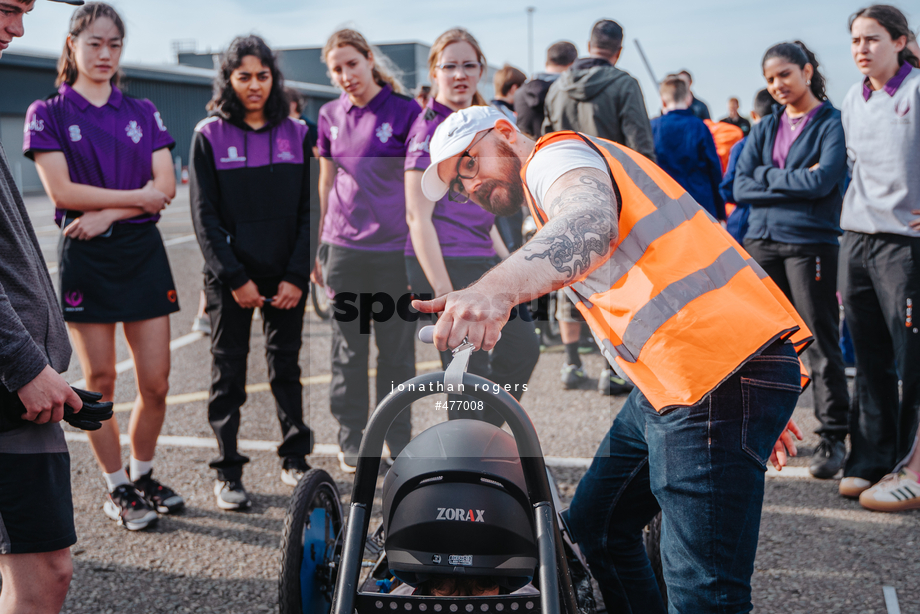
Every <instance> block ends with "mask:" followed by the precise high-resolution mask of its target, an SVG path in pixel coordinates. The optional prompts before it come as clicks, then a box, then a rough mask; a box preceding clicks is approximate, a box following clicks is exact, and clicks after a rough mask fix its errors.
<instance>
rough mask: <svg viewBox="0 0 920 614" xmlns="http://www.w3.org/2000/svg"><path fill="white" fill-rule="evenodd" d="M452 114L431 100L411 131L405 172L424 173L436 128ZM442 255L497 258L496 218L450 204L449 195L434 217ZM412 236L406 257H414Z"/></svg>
mask: <svg viewBox="0 0 920 614" xmlns="http://www.w3.org/2000/svg"><path fill="white" fill-rule="evenodd" d="M451 113H453V111H452V110H451V109H450V108H449V107H446V106H444V105H443V104H441V103H440V102H437V101H436V100H435V99H434V98H429V99H428V104H427V105H426V107H425V110H424V112H423V113H422V114H421V115H419V116H418V118H417V119H416V120H415V123H413V124H412V127H411V128H410V129H409V148H408V151H407V153H406V170H407V171H411V170H419V171H424V170H425V169H426V168H428V166H429V165H430V164H431V153H430V152H429V151H428V146H429V145H430V144H431V137H432V136H433V135H434V131H435V129H436V128H437V127H438V126H439V125H440V124H441V122H443V121H444V120H445V119H447V116H448V115H450V114H451ZM431 221H432V223H433V224H434V229H435V232H437V234H438V243H440V244H441V255H442V256H444V257H445V258H462V257H466V258H482V257H484V258H488V257H491V256H494V255H495V247H494V246H493V245H492V237H490V236H489V231H490V230H492V226H493V225H494V224H495V216H494V215H493V214H491V213H489V212H488V211H486V210H484V209H483V208H482V207H480V206H479V205H477V204H475V203H472V202H467V203H462V204H461V203H454V202H451V201H450V200H449V199H448V198H447V196H445V197H444V198H442V199H441V200H439V201H438V202H436V203H435V204H434V211H433V212H432V215H431ZM415 255H416V254H415V249H414V248H413V247H412V237H411V236H410V237H409V238H408V240H407V241H406V256H412V257H414V256H415Z"/></svg>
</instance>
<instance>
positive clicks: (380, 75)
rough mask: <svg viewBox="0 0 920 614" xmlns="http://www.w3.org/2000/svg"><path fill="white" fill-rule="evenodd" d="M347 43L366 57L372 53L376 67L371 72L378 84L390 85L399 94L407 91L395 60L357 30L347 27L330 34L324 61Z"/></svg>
mask: <svg viewBox="0 0 920 614" xmlns="http://www.w3.org/2000/svg"><path fill="white" fill-rule="evenodd" d="M346 45H349V46H351V47H354V48H355V50H357V51H358V53H360V54H361V55H363V56H364V57H365V59H370V56H371V55H373V56H374V68H373V69H372V73H371V74H372V75H373V77H374V81H375V82H376V83H377V85H379V86H380V87H383V86H385V85H389V86H390V87H392V88H393V91H394V92H396V93H397V94H405V93H406V88H405V87H404V86H403V84H402V81H400V79H399V78H400V77H401V76H402V75H401V72H400V70H399V69H398V68H397V67H396V65H395V64H393V61H392V60H390V58H388V57H387V56H385V55H383V54H382V53H380V50H378V49H377V48H375V47H373V46H372V45H370V44H369V43H368V42H367V39H365V38H364V37H363V36H361V33H360V32H357V31H356V30H351V29H348V28H345V29H342V30H339V31H338V32H336V33H334V34H333V35H332V36H330V37H329V40H327V41H326V45H325V46H324V47H323V63H327V58H328V57H329V54H330V53H331V52H332V50H333V49H338V48H339V47H344V46H346Z"/></svg>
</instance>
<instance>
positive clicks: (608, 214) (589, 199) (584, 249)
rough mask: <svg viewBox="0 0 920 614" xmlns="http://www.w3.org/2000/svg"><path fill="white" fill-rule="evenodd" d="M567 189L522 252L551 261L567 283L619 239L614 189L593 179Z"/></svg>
mask: <svg viewBox="0 0 920 614" xmlns="http://www.w3.org/2000/svg"><path fill="white" fill-rule="evenodd" d="M579 182H580V184H581V185H574V186H571V187H569V188H566V189H565V190H563V192H562V194H560V195H559V196H558V197H557V198H556V199H554V200H553V202H552V203H550V205H549V206H548V207H547V208H546V211H547V213H548V214H549V215H550V216H552V219H550V220H549V221H548V222H547V223H546V225H545V226H544V227H543V229H542V230H541V231H540V232H538V233H537V234H536V235H535V236H534V238H533V239H531V240H530V241H529V242H528V243H527V244H526V245H524V247H522V248H521V249H522V251H525V252H529V254H528V255H527V256H525V258H526V259H527V260H534V259H536V258H539V259H547V260H549V262H550V263H551V264H552V265H553V268H555V269H556V270H557V271H558V272H560V273H562V274H563V275H565V277H566V280H568V281H570V280H574V279H577V278H579V277H581V276H582V275H584V274H585V273H587V272H588V270H589V269H590V267H591V259H592V254H596V255H597V256H600V257H604V256H606V255H607V253H608V252H609V251H610V250H611V243H612V242H613V241H615V240H616V237H617V219H616V209H615V207H616V197H615V196H614V193H613V190H611V189H610V186H608V185H605V184H604V183H602V182H600V181H598V180H597V179H596V178H594V177H591V176H583V177H579Z"/></svg>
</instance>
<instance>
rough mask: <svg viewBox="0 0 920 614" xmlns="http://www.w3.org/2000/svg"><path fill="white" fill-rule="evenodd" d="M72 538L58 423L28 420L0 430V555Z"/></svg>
mask: <svg viewBox="0 0 920 614" xmlns="http://www.w3.org/2000/svg"><path fill="white" fill-rule="evenodd" d="M75 543H77V533H76V530H75V528H74V522H73V499H72V498H71V492H70V455H69V454H68V452H67V443H66V442H65V441H64V431H63V430H61V427H60V425H58V424H41V425H39V424H32V423H29V424H27V425H25V426H23V427H21V428H19V429H16V430H14V431H9V432H7V433H0V554H29V553H36V552H54V551H56V550H61V549H63V548H69V547H70V546H72V545H74V544H75Z"/></svg>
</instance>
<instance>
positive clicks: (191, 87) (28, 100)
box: [0, 51, 339, 194]
mask: <svg viewBox="0 0 920 614" xmlns="http://www.w3.org/2000/svg"><path fill="white" fill-rule="evenodd" d="M57 59H58V58H57V56H56V55H55V56H52V55H48V54H41V53H24V52H14V51H5V52H4V53H3V57H2V58H0V83H2V84H3V87H0V142H2V144H3V149H4V150H5V151H6V155H7V157H8V158H9V160H10V167H11V170H12V173H13V178H14V180H15V181H16V184H17V185H18V186H19V189H20V190H21V191H22V192H23V193H24V194H30V193H36V192H41V191H42V185H41V182H40V181H39V178H38V172H37V171H36V169H35V164H34V163H33V162H32V161H31V160H29V159H28V158H26V157H25V156H23V155H22V153H21V152H22V136H23V126H24V124H25V116H26V111H27V110H28V108H29V105H31V104H32V103H33V102H34V101H36V100H39V99H42V98H47V97H48V96H52V95H54V94H55V93H56V91H57V88H55V87H54V81H55V78H56V77H57ZM121 69H122V72H123V73H124V74H125V79H124V87H123V89H124V91H125V93H126V94H128V95H129V96H133V97H135V98H149V99H150V100H151V101H152V102H153V104H154V105H156V107H157V109H158V110H159V111H160V114H161V116H162V117H163V121H164V122H165V123H166V126H167V127H168V128H169V133H170V134H171V135H172V136H173V138H174V139H176V147H175V149H174V150H173V157H174V158H179V159H180V163H181V164H183V165H184V164H187V163H188V153H189V148H190V147H191V143H192V134H193V132H194V129H195V125H196V124H197V123H198V122H199V121H200V120H201V119H203V118H204V117H206V116H207V111H205V105H207V103H208V101H209V100H211V85H212V82H213V80H214V69H213V68H195V67H190V66H175V65H150V66H147V65H136V64H122V65H121ZM324 83H325V84H324V85H315V84H310V83H299V82H297V81H296V80H286V84H287V85H289V86H291V87H293V88H295V89H296V90H298V91H299V92H300V93H301V94H303V95H304V96H305V97H306V98H307V101H308V106H307V108H306V115H307V116H308V117H313V118H315V117H316V113H317V112H318V111H319V107H320V106H322V105H323V104H324V103H326V102H328V101H329V100H333V99H334V98H337V97H338V95H339V91H338V90H337V89H335V88H334V87H332V86H331V85H328V80H327V81H325V82H324Z"/></svg>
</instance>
